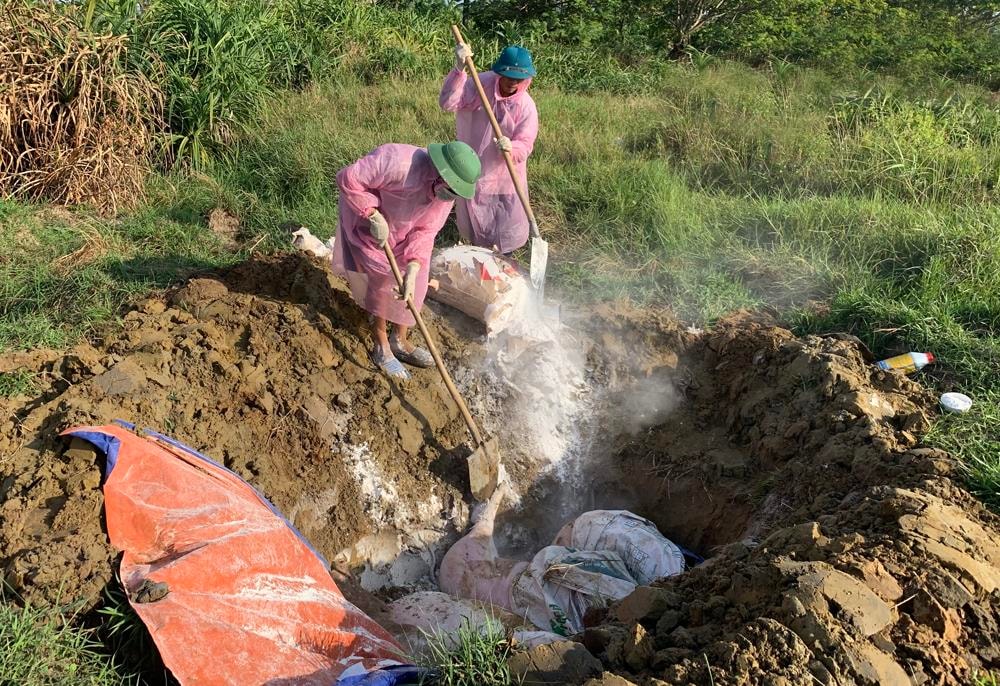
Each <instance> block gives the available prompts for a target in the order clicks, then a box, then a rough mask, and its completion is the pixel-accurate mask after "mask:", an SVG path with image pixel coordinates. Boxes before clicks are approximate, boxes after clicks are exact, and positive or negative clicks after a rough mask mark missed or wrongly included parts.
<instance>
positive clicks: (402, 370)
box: [371, 344, 410, 381]
mask: <svg viewBox="0 0 1000 686" xmlns="http://www.w3.org/2000/svg"><path fill="white" fill-rule="evenodd" d="M371 358H372V362H373V363H374V364H375V366H376V367H378V368H379V369H381V370H382V371H383V372H385V374H386V376H388V377H389V378H390V379H399V380H400V381H406V380H407V379H409V378H410V373H409V372H408V371H406V367H404V366H403V365H402V363H401V362H400V361H399V360H397V359H396V358H395V357H393V356H392V355H385V354H384V353H383V352H382V346H380V345H378V344H376V345H375V347H374V348H373V349H372V352H371Z"/></svg>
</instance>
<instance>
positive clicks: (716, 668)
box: [584, 317, 1000, 684]
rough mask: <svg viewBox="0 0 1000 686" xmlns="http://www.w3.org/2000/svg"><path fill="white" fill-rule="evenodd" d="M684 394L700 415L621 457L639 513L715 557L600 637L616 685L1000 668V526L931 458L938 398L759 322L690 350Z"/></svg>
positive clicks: (624, 450)
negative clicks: (921, 440) (627, 678)
mask: <svg viewBox="0 0 1000 686" xmlns="http://www.w3.org/2000/svg"><path fill="white" fill-rule="evenodd" d="M671 378H672V379H673V380H674V391H675V393H676V394H677V395H678V396H679V397H681V398H682V400H681V401H680V402H678V403H677V404H676V406H675V407H674V409H673V410H672V411H671V413H670V415H669V417H668V418H667V419H666V421H664V422H662V423H659V424H658V425H656V426H655V427H652V428H650V429H648V430H647V431H645V432H643V433H641V434H640V435H634V436H626V437H624V441H625V442H624V444H623V445H619V447H618V448H617V451H616V452H615V454H614V455H615V457H614V459H615V461H616V463H617V464H616V466H617V468H618V469H619V470H620V471H621V473H622V474H624V475H625V481H631V482H633V483H642V484H644V487H643V488H642V489H638V494H637V496H638V502H639V503H641V505H638V507H637V509H638V511H640V512H642V513H643V514H645V515H646V516H648V517H650V518H651V519H652V520H653V521H655V522H656V523H657V525H658V526H659V527H660V528H661V530H663V531H664V533H666V534H667V535H668V536H670V537H672V538H674V539H675V540H678V541H681V542H684V543H685V544H688V545H691V546H694V547H697V548H699V549H700V551H701V552H702V553H704V554H706V555H711V558H710V559H709V560H708V561H707V562H706V563H705V564H703V565H701V566H699V567H697V568H696V569H695V570H693V571H692V572H691V573H689V574H686V575H684V576H682V577H678V578H676V579H673V580H670V581H668V582H664V583H663V584H662V587H661V588H659V589H655V590H650V589H643V590H642V591H641V592H638V593H637V594H636V595H635V596H633V597H632V598H629V599H626V601H624V602H623V603H622V604H621V605H620V606H619V607H618V608H616V609H615V610H613V611H612V612H611V613H610V615H609V617H610V620H619V621H617V622H616V621H610V623H608V624H605V625H603V626H597V627H594V628H592V629H589V630H588V631H587V634H586V636H585V637H584V642H585V644H586V645H587V646H588V647H589V648H591V650H592V651H593V652H594V653H595V654H598V655H600V656H601V657H602V659H603V660H604V662H605V664H606V666H607V667H608V668H609V669H612V670H614V671H617V672H620V673H631V674H637V675H644V678H645V679H646V683H664V682H665V683H668V684H705V683H712V682H714V683H716V684H779V683H784V684H798V683H823V684H909V683H913V684H925V683H926V684H931V683H933V684H965V683H969V681H970V678H971V675H972V674H973V673H974V672H975V671H976V670H984V669H989V668H995V667H996V666H997V665H998V664H1000V662H998V660H1000V650H998V649H1000V633H998V631H997V627H998V620H1000V615H998V607H1000V606H998V604H997V600H998V599H1000V594H998V591H997V589H998V588H1000V568H998V565H1000V546H998V544H997V542H996V540H997V539H996V536H997V532H998V529H1000V526H998V523H1000V522H998V519H997V517H995V516H994V515H992V514H991V513H989V512H987V511H986V510H985V509H984V508H983V507H981V506H980V505H979V503H978V502H976V501H975V500H974V499H973V498H972V497H970V496H969V495H968V494H967V493H966V492H965V491H964V490H962V489H961V488H960V487H958V486H957V485H956V484H955V483H954V482H953V481H952V478H951V477H952V474H953V472H954V471H955V470H956V465H955V464H954V463H953V462H952V460H950V459H949V457H948V455H947V454H945V453H942V452H940V451H935V450H929V449H924V448H917V447H915V446H916V444H917V436H918V435H919V433H920V432H922V431H924V430H925V429H926V428H927V426H928V413H927V408H930V407H932V406H933V405H932V402H933V400H934V398H933V396H931V395H930V394H929V393H928V392H926V391H924V390H922V389H921V388H920V387H919V386H918V385H917V384H916V383H914V382H912V381H911V380H909V379H907V378H906V377H903V376H900V375H898V374H893V373H885V372H880V371H877V370H874V369H873V367H872V366H870V365H869V364H867V363H866V361H865V359H863V352H862V349H861V348H860V347H859V346H858V345H856V344H855V343H853V342H850V341H845V340H840V339H838V338H836V337H832V338H818V337H810V338H807V339H804V340H800V339H796V338H794V337H793V336H792V335H791V334H790V333H789V332H788V331H785V330H783V329H780V328H776V327H774V326H773V325H769V324H764V323H760V322H758V321H753V320H751V319H748V318H746V317H736V318H733V319H730V320H728V321H724V322H722V323H720V324H719V325H718V326H717V327H715V328H714V329H713V330H712V331H711V332H710V333H707V334H704V335H699V336H694V337H692V338H690V339H688V340H687V341H684V346H683V350H682V351H681V352H680V359H679V361H678V363H677V366H676V368H675V369H673V370H672V372H671ZM628 393H629V390H628V389H627V388H626V389H624V390H622V391H621V394H622V397H624V396H626V395H627V394H628ZM653 484H655V486H656V487H655V488H653V487H651V486H652V485H653ZM605 621H609V620H607V619H606V620H605ZM629 636H631V639H629V638H628V637H629ZM623 637H624V638H623ZM709 672H711V674H710V673H709ZM658 680H659V681H658Z"/></svg>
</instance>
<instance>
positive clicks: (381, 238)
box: [368, 210, 389, 248]
mask: <svg viewBox="0 0 1000 686" xmlns="http://www.w3.org/2000/svg"><path fill="white" fill-rule="evenodd" d="M368 231H369V232H370V233H371V235H372V238H374V239H375V240H376V241H377V242H378V247H380V248H384V247H385V243H386V241H388V240H389V222H387V221H386V220H385V217H383V216H382V213H381V212H379V211H378V210H375V211H374V212H372V213H371V216H369V217H368Z"/></svg>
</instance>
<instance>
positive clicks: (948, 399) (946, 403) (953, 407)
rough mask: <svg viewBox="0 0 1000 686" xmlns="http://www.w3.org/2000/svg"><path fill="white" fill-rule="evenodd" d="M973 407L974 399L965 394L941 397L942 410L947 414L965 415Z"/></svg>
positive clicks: (951, 394)
mask: <svg viewBox="0 0 1000 686" xmlns="http://www.w3.org/2000/svg"><path fill="white" fill-rule="evenodd" d="M971 407H972V398H970V397H969V396H967V395H965V394H964V393H945V394H944V395H942V396H941V409H942V410H944V411H945V412H953V413H955V414H965V413H966V412H968V411H969V409H970V408H971Z"/></svg>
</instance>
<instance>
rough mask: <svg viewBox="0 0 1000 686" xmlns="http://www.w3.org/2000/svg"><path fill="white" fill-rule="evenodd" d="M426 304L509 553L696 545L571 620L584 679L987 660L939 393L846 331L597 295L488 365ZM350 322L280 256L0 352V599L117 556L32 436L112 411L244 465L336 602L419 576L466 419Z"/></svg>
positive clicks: (991, 631)
mask: <svg viewBox="0 0 1000 686" xmlns="http://www.w3.org/2000/svg"><path fill="white" fill-rule="evenodd" d="M431 309H432V312H437V314H432V317H431V320H432V321H431V328H432V330H433V334H434V335H435V336H436V337H437V339H438V340H439V341H440V342H441V344H442V347H443V348H444V350H446V351H447V355H446V358H447V361H448V362H449V365H450V366H451V367H452V369H453V370H454V372H455V376H456V379H457V381H458V382H459V384H460V385H461V386H462V388H463V390H465V391H466V392H467V393H468V394H469V397H470V405H471V406H472V408H473V411H474V413H475V414H476V415H477V416H479V417H481V418H482V419H483V421H484V424H486V426H487V428H488V429H489V430H490V431H492V432H494V433H496V434H497V435H498V436H499V437H500V438H501V439H502V446H503V453H504V455H505V459H506V461H507V465H508V467H509V469H510V471H511V472H512V474H513V476H514V479H515V482H516V484H517V486H518V491H519V493H520V496H521V498H520V502H519V503H517V504H516V505H515V506H514V507H512V508H510V509H509V510H508V511H507V512H506V513H504V515H503V516H502V518H501V521H500V527H499V529H500V530H501V532H502V533H503V541H502V546H503V548H504V549H505V550H506V551H507V552H508V553H509V554H512V555H514V554H519V555H527V554H530V551H532V550H534V549H536V548H537V547H538V546H540V545H544V544H545V543H547V542H548V541H550V540H551V536H552V534H553V533H554V532H555V531H556V530H557V529H558V528H559V527H560V526H561V525H562V524H563V523H564V522H565V521H566V519H567V518H570V517H572V516H575V515H576V514H579V513H580V512H582V511H584V510H586V509H592V508H595V507H627V508H629V509H632V510H633V511H636V512H638V513H639V514H642V515H644V516H646V517H648V518H650V519H652V520H653V521H654V522H655V523H656V524H657V525H658V526H659V527H660V529H661V530H662V531H663V532H664V534H666V535H667V536H668V537H670V538H671V539H673V540H675V541H677V542H678V543H680V544H682V545H684V546H686V547H688V548H691V549H693V550H695V551H696V552H698V553H700V554H701V555H703V556H704V557H706V558H708V559H707V561H706V562H705V563H703V564H701V565H699V566H697V567H695V568H694V569H693V570H692V571H690V572H688V573H686V574H684V575H682V576H681V577H677V578H674V579H670V580H666V581H663V582H661V584H660V585H658V586H657V587H655V588H642V589H639V591H637V592H636V593H635V594H634V595H633V596H631V597H629V598H628V599H626V600H625V601H623V602H622V603H620V604H619V605H618V606H615V607H611V608H608V609H606V610H605V611H602V612H594V613H592V615H591V616H590V617H589V625H590V628H588V629H587V631H586V632H585V633H584V634H583V635H582V636H579V637H577V640H578V641H581V642H582V643H583V644H584V645H585V646H586V647H587V648H588V650H590V652H591V653H592V654H593V655H595V656H597V657H598V658H599V659H600V660H601V662H602V663H603V665H604V667H605V669H607V670H608V672H613V673H615V674H618V675H620V678H618V680H615V679H614V678H612V677H611V676H610V675H606V676H605V677H604V679H603V680H604V683H607V684H611V683H618V684H621V683H628V682H629V681H630V682H632V683H636V684H643V685H646V684H661V683H667V684H710V683H714V684H720V685H721V684H774V685H778V684H789V685H790V684H808V683H822V684H911V683H912V684H967V683H969V682H970V679H971V676H972V674H973V673H974V672H976V670H985V669H991V668H997V667H1000V630H998V626H1000V616H998V608H1000V605H998V602H997V601H998V600H1000V593H998V588H1000V568H998V565H1000V545H998V544H997V540H998V539H997V533H998V531H1000V521H998V519H997V517H995V516H994V515H992V514H991V513H989V512H988V511H986V510H985V509H984V508H983V507H981V506H980V505H979V504H978V503H977V502H976V501H975V500H974V499H973V498H972V497H970V496H969V495H968V494H967V493H966V492H965V491H964V490H963V489H962V488H961V487H960V485H959V479H958V477H957V467H956V465H955V464H954V463H953V461H952V460H951V459H950V458H949V457H948V455H947V454H945V453H942V452H940V451H935V450H929V449H926V448H921V447H919V437H920V435H921V433H922V432H923V431H925V430H926V428H927V427H928V425H929V421H930V419H931V418H932V414H933V407H934V401H935V398H934V397H933V396H932V395H931V394H930V393H928V392H927V391H925V390H923V389H922V388H921V387H920V386H919V385H918V384H917V383H915V382H914V381H911V380H910V379H908V378H906V377H902V376H900V375H897V374H891V373H885V372H881V371H878V370H877V369H875V368H873V367H872V366H871V365H870V360H869V359H866V357H865V352H866V351H865V350H864V349H863V346H860V345H859V344H858V343H857V342H855V341H852V340H850V338H849V337H844V336H840V337H826V338H820V337H810V338H807V339H798V338H795V337H794V336H793V335H792V334H791V333H789V332H788V331H786V330H784V329H782V328H780V327H778V326H776V325H775V324H774V323H773V322H769V321H766V320H763V319H760V318H755V317H754V316H751V315H749V314H739V315H734V316H733V317H731V318H729V319H727V320H725V321H723V322H720V323H719V324H718V325H716V326H715V327H713V328H712V329H711V330H709V331H699V330H695V329H688V328H685V327H684V326H682V325H680V324H679V323H678V322H676V321H675V320H673V319H672V318H671V317H670V316H669V315H667V314H666V313H660V312H654V311H649V310H634V309H631V308H628V307H625V306H621V305H614V306H612V305H606V306H602V307H600V308H598V309H597V310H596V311H590V312H586V313H580V314H577V315H571V316H570V317H569V318H568V321H566V328H565V329H564V331H563V332H562V337H561V343H549V344H546V345H539V346H536V347H535V348H532V349H530V350H528V351H527V352H524V353H522V354H521V356H520V357H517V358H516V359H511V358H510V357H509V356H508V357H507V358H505V357H504V354H503V351H500V353H499V354H498V351H497V349H496V346H497V344H496V343H491V344H489V345H485V346H484V345H483V344H482V343H483V342H482V341H481V340H479V339H478V338H477V337H478V335H479V332H478V329H477V327H476V326H475V325H474V323H472V322H470V321H469V320H467V319H464V318H462V317H460V316H458V315H455V314H454V313H450V312H446V311H445V310H443V309H442V310H438V309H436V308H431ZM366 327H367V320H366V317H365V315H364V313H362V312H361V311H359V310H358V309H357V308H356V307H355V306H354V305H353V304H352V303H351V302H350V299H349V297H348V295H347V293H346V291H345V290H344V288H343V286H342V284H340V282H339V281H338V280H337V279H335V278H334V277H332V276H330V275H329V274H328V272H327V271H326V270H325V269H324V268H323V267H321V266H317V265H315V264H313V263H311V262H309V261H308V260H306V259H304V258H301V257H298V256H283V257H277V258H268V259H259V260H255V261H252V262H249V263H246V264H244V265H241V266H239V267H237V268H236V269H234V270H232V271H230V272H227V273H224V274H218V275H206V276H204V277H203V278H198V279H194V280H192V281H190V282H188V283H187V284H186V285H185V286H184V287H182V288H180V289H177V290H175V291H172V292H169V293H167V294H165V295H164V296H163V297H156V298H151V299H148V300H146V301H143V302H141V303H138V304H137V305H136V307H135V309H133V310H132V311H130V312H129V313H128V314H126V315H125V317H124V321H123V325H122V327H120V328H117V329H115V330H113V331H112V332H110V333H108V334H107V335H106V337H105V338H104V339H103V340H94V341H91V342H90V343H87V344H83V345H80V346H77V347H75V348H73V349H72V350H69V351H34V352H31V353H22V354H15V355H8V356H6V357H3V358H2V359H0V372H7V371H13V370H18V369H28V370H29V371H31V372H33V373H35V374H36V377H35V378H36V380H37V383H36V388H35V390H34V391H32V392H31V393H30V394H29V395H28V396H22V397H14V398H10V399H5V400H0V423H2V426H0V455H2V461H0V518H2V521H3V527H2V531H0V564H2V567H3V571H4V577H5V580H6V582H7V583H8V584H9V585H10V586H11V587H13V589H14V590H16V591H17V592H18V593H19V594H21V596H22V597H24V598H25V599H27V600H29V601H38V602H65V601H66V600H67V599H77V598H79V599H83V601H84V605H85V607H93V606H94V605H95V604H96V603H98V602H99V599H100V594H101V590H102V589H103V588H104V587H105V586H106V585H107V584H108V583H109V582H111V581H112V579H113V563H114V558H115V553H114V551H113V550H112V549H111V548H110V547H109V546H108V544H107V540H106V536H105V534H104V532H103V529H102V522H101V506H102V498H101V492H100V488H99V483H100V465H97V464H95V463H94V460H93V456H92V454H91V453H89V451H85V450H73V449H67V446H66V445H65V444H64V443H63V442H62V441H61V440H60V439H58V438H57V436H56V434H57V433H58V431H60V430H61V429H64V428H67V427H69V426H72V425H78V424H102V423H107V422H109V421H111V420H113V419H115V418H122V419H127V420H130V421H133V422H136V423H138V424H140V425H142V426H149V427H152V428H156V429H158V430H161V431H163V432H166V433H169V434H171V435H173V436H175V437H176V438H178V439H180V440H182V441H184V442H186V443H188V444H190V445H191V446H192V447H194V448H196V449H198V450H200V451H203V452H205V453H207V454H209V455H211V456H213V457H215V458H217V459H219V460H221V461H224V462H225V464H226V465H227V466H228V467H230V468H232V469H233V470H235V471H236V472H237V473H239V474H241V475H242V476H243V477H245V478H247V479H248V480H249V481H250V482H251V483H253V484H254V485H255V486H257V487H258V488H259V489H260V490H261V491H262V492H264V493H265V494H266V495H267V496H268V497H269V498H271V499H272V501H273V502H274V503H275V504H276V505H277V506H278V507H279V508H280V509H281V510H282V511H283V512H285V513H286V514H287V515H288V516H289V518H290V519H292V520H293V521H294V523H295V524H296V526H297V527H298V528H299V529H300V530H301V531H302V532H303V533H304V534H305V535H306V536H307V537H308V538H309V539H310V540H311V541H312V542H313V543H314V544H315V545H316V547H317V548H318V549H319V550H320V552H321V553H323V554H324V555H325V556H327V558H328V559H330V560H331V561H332V562H333V564H334V566H335V567H337V568H338V569H339V570H340V571H343V572H345V573H347V572H351V573H353V577H352V578H351V579H347V578H346V577H340V578H342V579H343V580H344V581H345V585H346V588H347V589H348V593H349V594H351V595H353V596H354V597H355V599H357V600H358V601H359V602H360V601H362V600H366V601H367V600H371V598H370V597H368V596H367V595H365V594H364V593H363V591H362V587H363V588H364V589H368V590H375V591H378V592H379V594H380V596H381V597H382V598H389V597H395V596H396V595H399V594H401V593H403V592H405V591H407V590H413V589H418V588H433V579H434V573H433V572H434V566H435V563H436V562H437V561H438V560H439V559H440V553H441V550H442V549H443V548H444V547H445V546H446V545H447V544H448V543H449V542H450V541H451V540H453V538H454V537H455V536H456V535H457V534H458V532H459V531H461V530H463V529H464V528H465V526H466V525H467V521H468V513H469V495H468V492H467V481H466V475H465V467H464V460H463V458H464V456H465V454H466V450H467V449H466V448H465V447H464V442H465V440H466V432H465V428H464V425H463V424H462V422H461V419H460V417H459V416H458V414H457V411H456V410H455V409H454V408H453V406H452V403H451V402H450V400H449V399H448V396H447V394H446V392H445V389H444V387H443V385H442V384H441V382H440V380H439V379H438V377H437V374H436V372H435V371H433V370H421V371H419V372H417V373H416V374H415V378H414V379H413V380H412V381H410V382H408V383H406V384H404V385H401V386H400V385H396V384H393V383H390V382H388V381H387V380H386V379H385V378H384V377H383V376H382V375H381V374H379V373H376V372H375V371H374V370H373V369H372V368H371V366H370V364H369V363H368V361H367V354H366V349H367V346H368V338H367V334H366V333H365V330H366ZM567 351H568V352H567ZM622 679H625V680H626V681H624V682H623V681H622Z"/></svg>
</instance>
